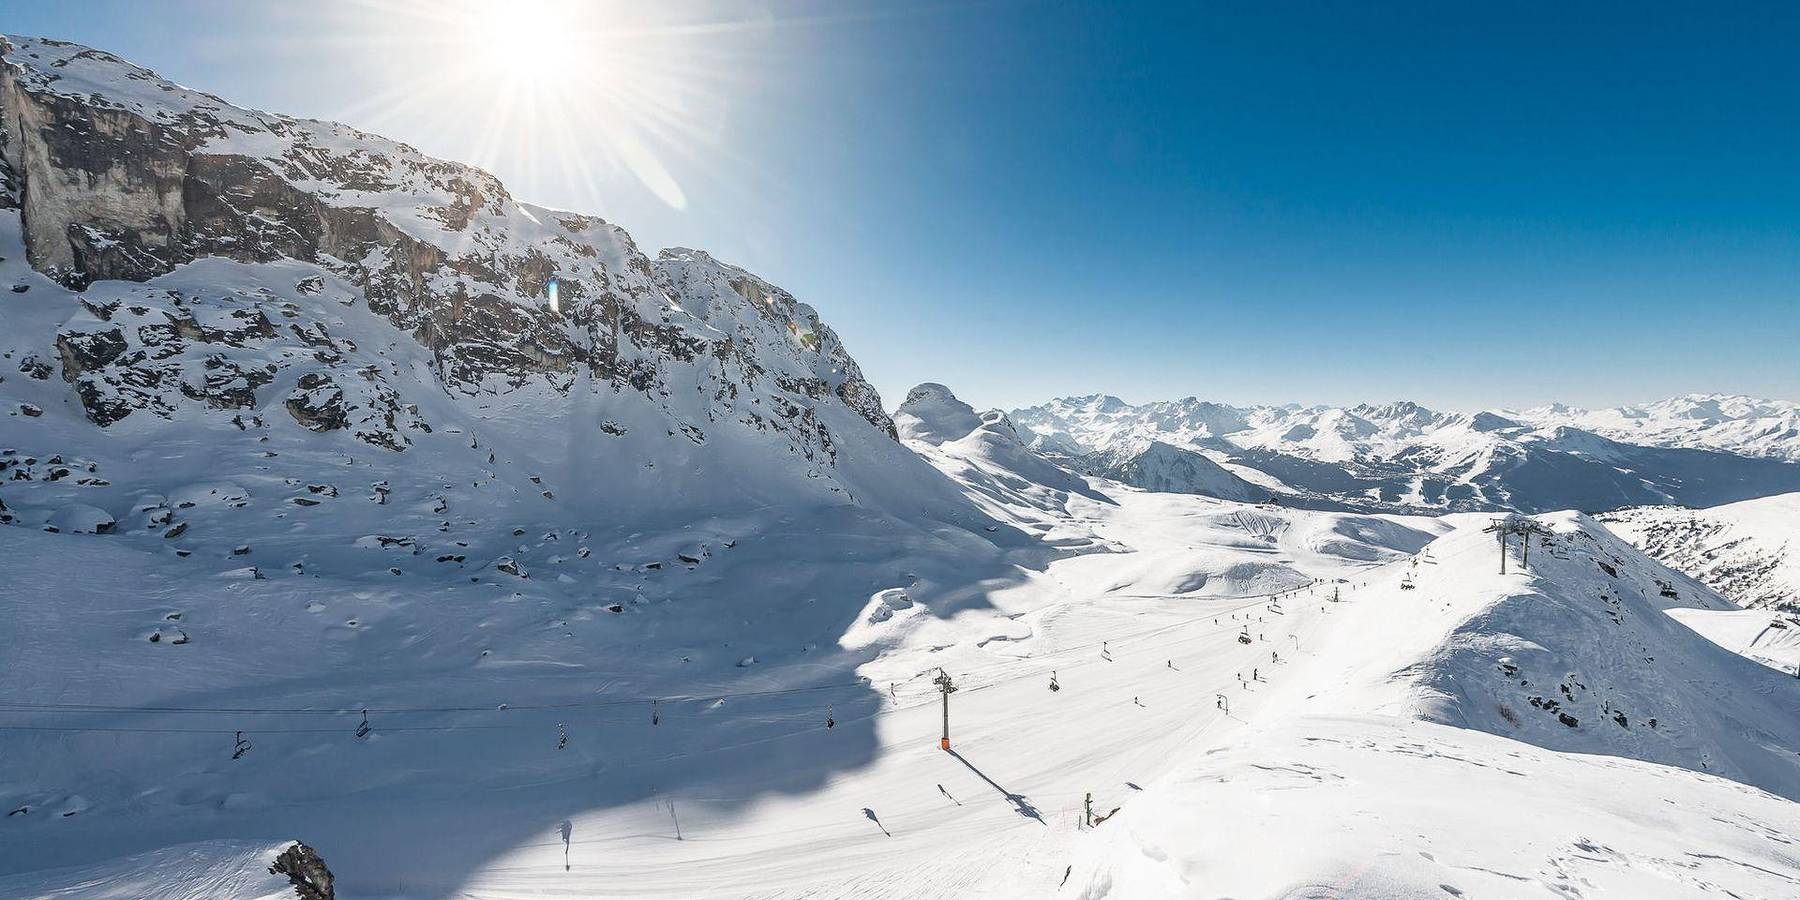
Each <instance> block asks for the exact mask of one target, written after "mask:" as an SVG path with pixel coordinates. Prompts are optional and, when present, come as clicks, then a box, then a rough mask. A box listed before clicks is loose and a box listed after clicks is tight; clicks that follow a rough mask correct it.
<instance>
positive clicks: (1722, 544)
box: [1603, 494, 1800, 611]
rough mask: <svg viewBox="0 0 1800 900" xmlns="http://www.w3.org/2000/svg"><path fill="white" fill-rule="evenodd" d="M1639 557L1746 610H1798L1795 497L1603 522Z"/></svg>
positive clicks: (1799, 537) (1625, 514) (1799, 547)
mask: <svg viewBox="0 0 1800 900" xmlns="http://www.w3.org/2000/svg"><path fill="white" fill-rule="evenodd" d="M1603 518H1604V519H1605V521H1606V523H1607V525H1608V526H1609V527H1611V528H1612V529H1613V530H1614V531H1616V532H1618V533H1619V534H1620V535H1623V536H1624V537H1625V538H1626V539H1627V540H1629V541H1631V542H1632V543H1633V544H1636V545H1637V546H1638V547H1639V548H1640V549H1642V550H1643V551H1644V552H1645V553H1648V554H1650V555H1651V556H1653V557H1655V558H1657V559H1659V560H1661V561H1662V562H1664V563H1665V564H1667V565H1669V566H1672V567H1674V568H1677V569H1680V570H1681V571H1683V572H1686V573H1688V574H1690V575H1692V576H1694V577H1695V578H1698V579H1700V580H1701V581H1704V582H1706V583H1707V584H1709V585H1712V587H1713V589H1714V590H1717V591H1718V592H1719V593H1721V594H1724V595H1725V596H1727V597H1730V598H1731V599H1733V600H1735V601H1737V602H1738V603H1740V604H1742V605H1744V606H1747V607H1767V608H1771V609H1786V610H1794V611H1800V494H1783V495H1780V496H1776V497H1764V498H1761V499H1758V500H1746V501H1744V502H1742V503H1729V504H1726V505H1724V506H1715V507H1711V508H1709V509H1687V508H1684V507H1678V506H1649V507H1640V508H1634V509H1622V510H1618V511H1617V512H1612V513H1608V514H1607V515H1605V516H1604V517H1603Z"/></svg>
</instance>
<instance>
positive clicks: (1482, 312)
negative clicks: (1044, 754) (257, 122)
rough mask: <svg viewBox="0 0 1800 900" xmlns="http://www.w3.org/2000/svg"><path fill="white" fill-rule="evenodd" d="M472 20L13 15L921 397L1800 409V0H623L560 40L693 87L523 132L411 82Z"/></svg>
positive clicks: (546, 94)
mask: <svg viewBox="0 0 1800 900" xmlns="http://www.w3.org/2000/svg"><path fill="white" fill-rule="evenodd" d="M435 8H436V5H435V4H428V3H425V2H424V0H364V2H355V3H351V2H346V3H334V2H329V0H322V2H319V3H314V4H274V3H271V4H266V5H258V4H255V3H186V4H181V3H171V4H162V3H158V4H139V3H116V4H107V3H82V2H64V3H22V2H18V0H12V2H3V3H0V10H3V12H4V16H3V21H4V25H3V26H0V27H4V29H5V30H8V31H14V32H19V33H28V34H30V33H36V34H47V35H51V36H57V37H64V38H68V39H71V40H77V41H81V42H83V43H89V44H94V45H96V46H101V47H104V48H106V49H109V50H112V51H114V52H117V53H119V54H121V55H124V56H127V57H129V58H132V59H133V60H135V61H137V62H140V63H142V64H145V65H148V66H150V67H152V68H155V69H157V70H159V71H161V72H163V73H164V74H166V75H168V76H170V77H172V78H175V79H176V80H179V81H183V82H185V83H189V84H192V85H194V86H197V87H202V88H205V89H207V90H211V91H213V92H214V93H218V94H220V95H222V96H225V97H226V98H228V99H231V100H234V101H236V102H240V103H244V104H247V105H253V106H260V107H265V108H269V109H276V110H280V111H283V112H291V113H296V114H302V115H312V116H319V117H326V118H338V119H344V120H346V121H349V122H350V123H351V124H354V125H358V126H360V127H365V128H368V129H370V130H374V131H379V132H382V133H384V134H388V135H390V136H392V137H396V138H399V139H402V140H407V141H409V142H412V143H415V144H417V145H419V146H420V147H422V148H423V149H425V150H427V151H428V152H433V153H437V154H440V155H445V156H451V157H455V158H459V159H468V160H470V161H475V162H478V163H480V164H483V165H486V166H488V167H489V168H491V169H493V170H494V171H495V172H496V173H497V174H499V175H500V176H501V178H502V179H503V180H505V181H506V182H507V183H508V185H509V186H510V187H511V188H512V189H513V191H514V193H515V194H517V195H518V196H520V197H521V198H522V199H527V200H532V201H534V202H540V203H544V204H547V205H552V206H561V207H568V208H573V209H580V210H583V211H591V212H597V213H599V214H601V215H603V216H605V217H607V218H608V219H610V220H612V221H615V222H617V223H619V224H621V225H623V226H625V227H626V228H627V229H629V230H630V231H632V233H633V234H634V235H635V236H636V237H637V239H638V241H639V243H640V244H642V245H643V246H644V247H645V248H646V249H647V250H651V251H654V249H656V248H659V247H663V246H671V245H686V246H698V247H703V248H706V249H709V250H712V251H714V252H715V254H716V255H718V256H720V257H721V258H724V259H728V260H730V261H733V262H737V263H739V264H742V265H744V266H746V267H747V268H750V269H752V270H755V271H757V272H758V273H759V274H762V275H764V276H765V277H767V278H769V279H770V280H772V281H775V282H777V283H779V284H782V285H783V286H785V287H788V288H789V289H790V290H792V291H793V292H794V293H795V294H796V295H798V296H799V297H800V298H801V299H803V300H806V301H808V302H810V303H812V304H813V305H814V306H816V307H818V308H819V310H820V311H821V314H822V315H823V316H824V317H825V318H826V320H827V321H828V322H830V323H831V324H832V325H833V326H834V327H836V328H837V329H838V331H839V332H840V334H842V336H843V337H844V339H845V341H846V343H848V345H849V346H850V348H851V350H852V352H853V353H854V354H855V356H856V357H857V358H858V360H860V361H861V362H862V364H863V366H864V368H865V369H866V370H867V372H868V374H869V375H870V377H871V378H872V379H873V380H874V381H875V383H876V385H877V386H878V387H879V388H880V389H881V390H882V392H883V395H884V396H885V397H886V398H887V399H888V401H889V403H890V404H891V403H894V402H897V401H898V400H899V399H900V396H902V395H903V393H904V391H905V390H906V388H908V387H909V386H911V385H912V384H914V383H916V382H919V381H926V380H931V381H942V382H944V383H947V384H949V385H950V386H951V387H952V388H954V389H956V390H957V392H958V393H959V394H961V395H963V396H964V397H965V398H966V399H968V400H970V402H972V403H975V404H976V405H978V406H1009V407H1010V406H1017V405H1023V404H1029V403H1033V402H1037V401H1040V400H1043V399H1046V398H1048V397H1051V396H1056V395H1063V394H1072V393H1093V392H1106V393H1113V394H1118V395H1120V396H1123V397H1125V398H1126V399H1128V400H1134V401H1141V400H1151V399H1161V398H1172V397H1179V396H1186V395H1189V394H1193V395H1198V396H1201V397H1204V398H1208V399H1215V400H1221V401H1225V402H1234V403H1256V402H1288V401H1299V402H1306V403H1349V402H1356V401H1361V400H1389V399H1395V398H1408V399H1414V400H1418V401H1420V402H1424V403H1427V404H1432V405H1439V406H1444V407H1450V408H1471V407H1477V406H1524V405H1532V404H1536V403H1541V402H1547V401H1549V400H1564V401H1568V402H1573V403H1580V404H1587V405H1602V404H1614V403H1622V402H1634V401H1642V400H1649V399H1655V398H1658V397H1661V396H1666V395H1670V394H1675V393H1685V392H1689V391H1726V392H1743V393H1751V394H1759V395H1765V396H1776V397H1783V398H1789V399H1796V398H1800V357H1797V354H1796V343H1797V337H1800V6H1796V5H1794V4H1780V3H1770V4H1761V3H1736V4H1699V3H1696V4H1659V3H1633V4H1626V3H1618V4H1612V3H1593V4H1549V3H1542V4H1530V3H1527V4H1505V5H1502V4H1483V5H1479V6H1478V5H1475V4H1442V3H1419V4H1374V3H1356V2H1346V3H1279V2H1270V3H1246V4H1231V5H1226V4H1212V3H1172V4H1137V5H1133V6H1132V7H1130V9H1129V10H1127V9H1125V8H1124V7H1123V6H1122V5H1116V4H1093V5H1089V6H1083V5H1081V4H1075V3H1032V2H993V3H985V4H954V3H908V2H893V3H883V4H868V5H855V4H848V3H760V4H750V3H744V4H696V5H691V6H677V5H665V4H649V5H646V4H620V5H617V6H611V7H604V6H592V5H584V6H581V7H580V12H579V18H581V19H582V20H583V21H582V25H581V27H580V28H574V27H571V28H570V29H567V31H568V32H569V33H580V35H582V36H581V37H579V38H577V39H575V40H574V41H571V40H570V39H568V38H567V37H565V36H561V32H562V31H563V29H554V30H555V31H557V32H558V34H557V35H551V36H549V37H546V39H545V40H544V41H543V42H542V44H541V45H540V46H544V47H548V48H550V49H551V50H552V51H553V52H551V53H549V54H547V55H548V56H549V57H556V56H558V55H560V54H569V53H571V52H575V51H574V50H573V49H572V48H575V47H578V46H585V44H583V41H586V40H587V38H586V34H587V31H586V29H596V28H597V29H601V30H606V29H612V30H613V31H616V32H617V34H611V35H610V36H608V37H607V38H606V40H605V45H606V47H607V48H612V49H613V50H614V51H616V52H607V53H604V54H597V55H605V56H606V58H608V59H625V58H630V59H637V58H640V57H634V56H631V54H632V53H641V54H643V56H642V57H641V58H647V59H651V60H653V62H651V63H646V64H645V66H646V67H647V68H648V69H652V70H654V78H651V79H638V78H636V77H630V78H627V77H623V76H620V77H617V78H613V79H611V81H613V82H615V83H617V84H625V85H627V87H625V88H621V89H619V91H615V93H619V92H623V93H626V94H628V96H625V97H623V98H622V99H621V98H619V97H616V96H609V97H608V98H606V99H604V100H602V101H595V102H596V103H600V104H601V105H599V106H595V105H593V104H591V103H588V102H587V101H586V100H585V99H584V98H583V96H582V92H581V90H570V89H568V88H567V86H566V85H565V86H564V87H563V88H560V89H557V90H554V91H552V90H549V89H543V90H539V91H536V92H535V93H536V94H539V95H541V96H542V98H543V99H542V102H540V103H538V105H537V111H538V113H539V115H538V117H537V118H535V119H531V120H529V121H526V120H521V119H519V118H518V117H514V118H512V119H509V120H507V124H506V125H505V126H504V127H503V128H501V129H500V130H501V131H503V132H504V134H503V136H502V137H501V138H499V139H497V138H496V137H495V136H494V134H493V132H494V131H495V122H496V115H495V114H494V113H493V111H492V110H491V109H488V108H487V107H486V105H484V104H491V103H493V102H494V101H493V100H492V97H491V96H490V94H491V92H487V91H485V90H477V89H467V90H465V89H462V88H459V89H458V91H457V92H456V93H455V94H454V95H441V94H440V95H424V94H421V95H420V98H422V99H421V102H417V103H412V104H410V105H409V104H406V103H403V102H401V101H402V100H404V99H405V95H407V94H409V92H411V91H412V88H411V87H409V85H412V84H413V83H414V81H412V80H409V79H414V80H416V79H419V78H426V79H432V78H436V77H437V73H436V70H437V69H438V68H439V67H442V68H444V69H445V70H452V69H455V70H458V71H461V72H462V73H463V74H464V75H467V74H468V70H469V69H470V67H477V68H478V67H480V66H498V67H502V68H506V67H507V65H508V64H507V63H506V61H505V60H504V59H499V60H484V59H475V60H471V59H470V54H469V53H468V52H466V49H458V48H456V47H450V46H446V45H444V44H443V43H442V42H441V41H437V40H436V39H435V38H433V39H426V38H427V37H429V36H430V35H432V34H436V32H434V31H433V29H434V28H439V27H440V26H439V24H434V20H433V15H434V13H433V10H434V9H435ZM615 26H616V27H615ZM421 35H425V36H426V37H421ZM621 35H622V36H621ZM534 56H535V55H534ZM531 62H532V63H534V64H539V65H541V66H542V68H543V69H545V70H548V71H550V72H552V73H554V71H556V69H555V67H554V65H551V64H549V63H545V62H544V60H541V59H535V58H534V59H533V60H532V61H531ZM608 65H611V66H612V67H613V68H610V69H607V70H606V71H607V72H608V73H609V74H611V75H615V76H617V75H619V72H620V69H621V64H619V63H616V62H615V63H610V64H608ZM537 77H543V76H542V74H541V73H540V75H539V76H537ZM639 81H643V82H644V83H643V84H639V83H637V82H639ZM528 87H529V86H528ZM632 92H638V93H637V94H632ZM528 93H532V92H531V91H528ZM416 99H417V98H416ZM607 103H612V104H617V105H616V106H607V105H605V104H607ZM647 106H653V107H658V108H663V107H666V108H669V109H674V110H675V112H674V113H671V114H668V115H664V114H662V113H659V112H646V111H645V109H644V108H645V107H647ZM594 109H601V110H604V111H606V112H604V113H603V114H599V115H595V114H593V112H592V111H593V110H594ZM584 110H585V111H584ZM616 110H623V111H624V112H615V111H616ZM578 116H579V117H581V118H582V120H583V121H584V122H585V123H586V124H585V125H584V127H583V128H580V129H575V132H574V134H573V136H572V137H570V136H569V135H568V131H569V130H568V129H567V128H566V127H564V128H563V134H564V137H563V138H561V139H554V138H555V133H554V129H556V128H558V127H563V123H566V122H568V121H573V120H574V119H575V118H577V117H578ZM637 116H642V117H643V120H642V121H637V122H636V123H635V124H630V123H628V121H627V120H630V119H632V118H634V117H637ZM596 120H598V121H596ZM621 129H624V130H625V132H626V133H625V134H622V132H621ZM626 145H629V146H630V147H634V148H639V152H636V153H632V152H624V151H621V150H620V149H619V148H620V147H622V146H626ZM571 146H573V147H575V148H577V149H576V150H575V151H573V153H571V151H570V150H569V148H570V147H571ZM590 148H592V152H591V153H590V152H588V151H589V149H590ZM608 148H610V149H608ZM570 156H574V157H578V158H579V160H578V162H579V165H571V164H570V162H569V159H568V158H569V157H570ZM646 160H648V162H646ZM647 170H648V171H649V172H650V174H648V175H647V174H646V171H647Z"/></svg>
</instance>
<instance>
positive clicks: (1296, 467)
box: [1011, 394, 1800, 512]
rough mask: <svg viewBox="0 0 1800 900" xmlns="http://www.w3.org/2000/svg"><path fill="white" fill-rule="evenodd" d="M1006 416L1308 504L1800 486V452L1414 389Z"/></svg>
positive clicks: (1610, 498)
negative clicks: (1339, 403) (1754, 448)
mask: <svg viewBox="0 0 1800 900" xmlns="http://www.w3.org/2000/svg"><path fill="white" fill-rule="evenodd" d="M1011 417H1012V419H1013V421H1015V422H1017V423H1018V424H1019V425H1021V426H1023V427H1025V428H1026V429H1028V430H1029V431H1030V432H1031V433H1032V437H1031V438H1030V439H1029V440H1030V441H1031V443H1032V444H1033V446H1034V447H1037V448H1038V449H1039V450H1041V451H1042V452H1044V453H1046V454H1050V455H1055V456H1063V457H1069V458H1072V459H1089V460H1094V461H1096V463H1097V465H1096V466H1095V467H1094V468H1093V471H1095V472H1096V473H1098V474H1103V475H1106V476H1108V477H1113V478H1118V479H1120V480H1123V481H1126V482H1127V483H1131V484H1138V485H1139V486H1143V487H1155V488H1157V489H1160V490H1186V489H1187V488H1183V487H1180V486H1179V485H1178V484H1176V483H1172V482H1169V481H1166V480H1161V479H1157V478H1155V470H1154V469H1152V470H1151V471H1150V473H1149V474H1146V472H1145V471H1144V469H1143V468H1142V467H1134V466H1132V465H1130V464H1129V461H1130V459H1132V458H1133V457H1132V456H1131V455H1130V454H1126V456H1125V458H1124V460H1119V459H1114V458H1113V456H1112V455H1110V454H1114V453H1116V452H1117V448H1129V447H1143V446H1145V445H1148V444H1150V443H1151V442H1160V443H1163V444H1165V445H1168V446H1171V447H1175V448H1180V449H1183V450H1187V451H1191V452H1194V453H1198V454H1203V455H1206V456H1208V457H1210V458H1211V459H1212V460H1213V461H1214V462H1216V463H1219V464H1220V465H1221V466H1222V467H1224V468H1225V469H1226V470H1228V471H1229V472H1231V473H1232V474H1234V475H1236V476H1238V477H1240V478H1243V479H1245V480H1248V481H1250V482H1253V483H1254V484H1255V485H1256V486H1257V489H1258V490H1259V491H1261V492H1263V493H1274V494H1277V495H1281V496H1285V497H1288V498H1290V499H1291V500H1297V501H1300V502H1306V503H1313V504H1315V505H1316V504H1317V503H1318V502H1319V501H1321V500H1324V501H1335V502H1337V503H1341V504H1348V505H1351V506H1353V507H1358V508H1367V509H1386V510H1419V511H1460V510H1478V509H1511V510H1520V511H1525V512H1543V511H1548V510H1556V509H1569V508H1573V509H1582V510H1588V511H1595V512H1598V511H1603V510H1610V509H1617V508H1619V507H1622V506H1630V505H1643V504H1650V503H1670V502H1674V503H1685V504H1701V505H1708V504H1715V503H1724V502H1730V501H1735V500H1742V499H1748V498H1753V497H1760V496H1766V495H1769V494H1775V493H1781V492H1784V491H1791V490H1794V489H1796V488H1797V487H1800V464H1796V463H1794V462H1792V461H1788V460H1787V457H1785V456H1783V455H1781V454H1776V453H1761V452H1759V453H1755V454H1752V455H1750V456H1744V455H1737V454H1736V453H1734V452H1725V451H1727V450H1736V449H1738V448H1736V447H1727V446H1718V447H1715V446H1712V445H1707V444H1693V445H1689V444H1686V443H1681V442H1679V441H1675V440H1673V439H1668V440H1663V439H1662V438H1668V437H1669V436H1668V435H1667V434H1663V435H1661V438H1659V439H1658V441H1654V442H1651V441H1644V442H1640V443H1628V442H1626V441H1625V440H1613V439H1611V438H1609V437H1606V436H1602V435H1600V434H1596V433H1594V432H1590V431H1584V430H1582V429H1580V428H1577V427H1573V426H1571V425H1569V424H1567V423H1565V422H1560V421H1551V420H1550V419H1547V418H1546V419H1527V418H1523V417H1514V416H1509V415H1507V414H1501V413H1494V412H1478V413H1474V414H1464V413H1445V412H1437V411H1434V410H1430V409H1426V408H1424V407H1422V406H1419V405H1418V404H1416V403H1410V402H1400V403H1390V404H1386V405H1381V406H1372V405H1368V404H1363V405H1359V406H1355V407H1351V408H1348V409H1345V408H1337V407H1324V406H1319V407H1299V406H1257V407H1250V408H1242V409H1240V408H1234V407H1230V406H1225V405H1222V404H1218V403H1211V402H1206V401H1201V400H1198V399H1195V398H1192V397H1190V398H1187V399H1185V400H1176V401H1166V402H1156V403H1145V404H1140V405H1132V404H1128V403H1125V402H1124V401H1122V400H1120V399H1118V398H1117V397H1111V396H1106V395H1098V394H1096V395H1093V396H1088V397H1067V398H1060V399H1057V400H1052V401H1050V402H1048V403H1045V404H1042V405H1039V406H1034V407H1029V408H1025V409H1018V410H1014V411H1013V412H1012V413H1011ZM1628 437H1629V436H1628ZM1764 457H1766V458H1764ZM1204 481H1205V480H1204V479H1202V482H1204ZM1153 482H1154V483H1153ZM1199 492H1201V493H1204V492H1205V491H1204V490H1202V491H1199Z"/></svg>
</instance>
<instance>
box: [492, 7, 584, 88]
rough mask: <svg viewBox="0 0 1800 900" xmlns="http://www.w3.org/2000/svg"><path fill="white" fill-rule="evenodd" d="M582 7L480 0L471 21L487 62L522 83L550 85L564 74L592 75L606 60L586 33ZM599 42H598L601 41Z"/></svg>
mask: <svg viewBox="0 0 1800 900" xmlns="http://www.w3.org/2000/svg"><path fill="white" fill-rule="evenodd" d="M581 18H582V10H581V9H579V8H578V7H575V6H574V5H573V4H570V3H559V2H555V0H511V2H504V0H490V2H478V3H477V4H476V5H475V6H474V7H473V8H472V9H471V10H470V15H469V17H468V20H467V24H466V27H467V28H468V29H469V32H470V33H469V38H470V40H471V41H472V42H473V43H475V44H476V45H477V46H479V47H482V48H484V49H485V51H486V52H485V53H483V54H481V56H482V62H483V63H484V64H485V65H486V66H488V67H490V68H491V70H492V71H493V72H494V73H496V74H498V75H500V76H501V77H503V78H507V79H510V80H512V81H514V82H516V83H518V84H519V85H520V86H522V87H535V88H540V89H541V88H544V87H546V86H548V85H550V84H551V83H553V82H554V81H555V79H556V78H558V77H559V74H560V75H561V76H562V77H570V76H574V77H588V76H590V75H594V74H596V73H595V67H596V66H598V65H599V64H601V63H602V62H603V60H601V59H598V58H596V54H595V53H594V51H595V50H597V49H599V48H598V47H589V46H584V42H583V41H582V40H581V39H580V38H581V34H582V31H583V29H582V26H583V24H585V23H583V22H582V21H581ZM596 43H597V42H596Z"/></svg>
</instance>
